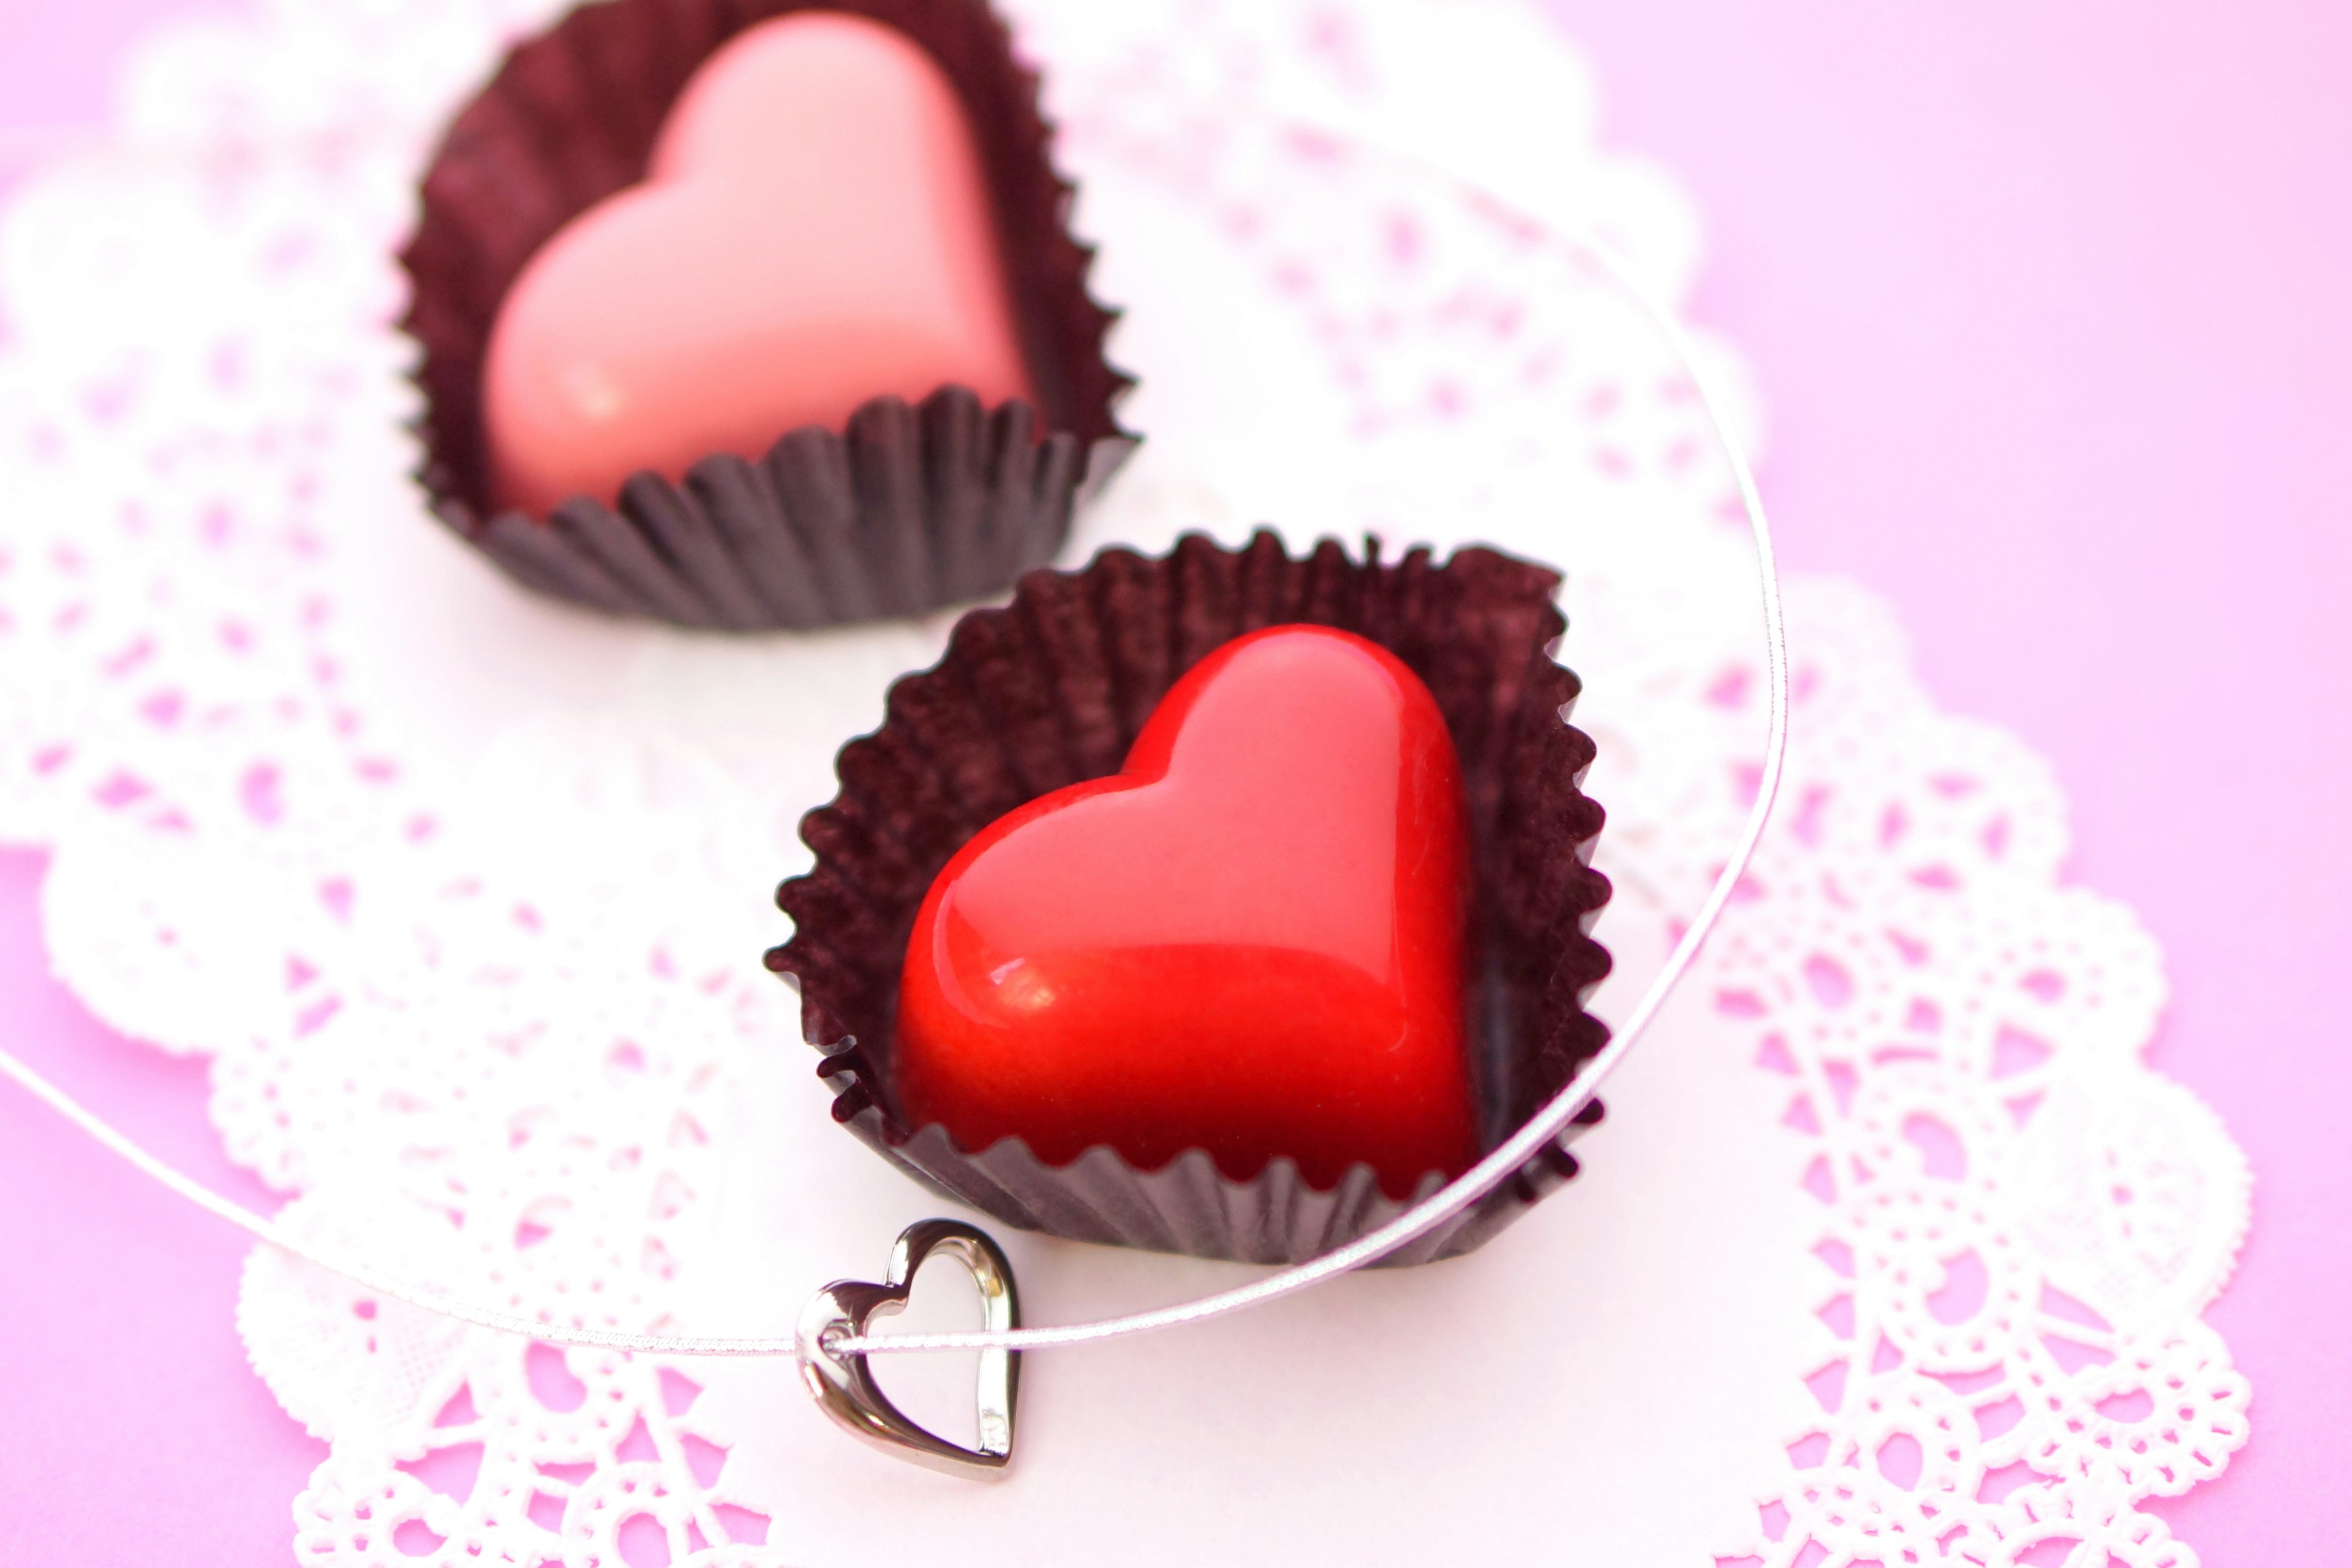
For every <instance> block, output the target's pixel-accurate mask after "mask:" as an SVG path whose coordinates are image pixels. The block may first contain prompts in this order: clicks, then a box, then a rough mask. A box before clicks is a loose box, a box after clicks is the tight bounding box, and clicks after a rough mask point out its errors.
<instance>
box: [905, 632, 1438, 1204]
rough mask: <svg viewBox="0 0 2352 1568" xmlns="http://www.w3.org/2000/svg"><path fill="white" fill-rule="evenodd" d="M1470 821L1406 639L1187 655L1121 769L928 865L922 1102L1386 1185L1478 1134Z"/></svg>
mask: <svg viewBox="0 0 2352 1568" xmlns="http://www.w3.org/2000/svg"><path fill="white" fill-rule="evenodd" d="M1468 879H1469V851H1468V844H1467V833H1466V826H1465V805H1464V800H1463V792H1462V777H1461V770H1460V765H1459V763H1458V762H1457V761H1456V758H1455V756H1454V743H1453V740H1452V738H1451V737H1450V735H1449V734H1448V733H1447V731H1446V727H1445V721H1444V717H1443V715H1442V714H1441V713H1440V712H1439V710H1438V708H1437V705H1436V703H1435V701H1434V700H1433V699H1432V698H1431V696H1430V694H1429V691H1428V689H1426V688H1425V687H1424V686H1423V684H1422V682H1421V680H1420V679H1419V678H1417V677H1416V676H1414V675H1413V673H1412V671H1411V670H1410V669H1408V668H1406V667H1405V666H1404V665H1403V664H1402V662H1400V661H1399V660H1398V659H1397V658H1395V657H1394V656H1393V655H1392V654H1390V653H1389V652H1387V651H1386V650H1384V649H1382V648H1381V647H1377V646H1375V645H1373V644H1371V643H1370V642H1367V641H1365V640H1364V639H1362V638H1360V637H1355V636H1352V635H1350V634H1349V633H1346V632H1341V631H1336V630H1333V629H1330V628H1328V627H1322V626H1275V627H1270V628H1268V629H1266V630H1264V631H1260V632H1256V633H1254V634H1252V635H1250V636H1247V637H1241V638H1238V639H1236V640H1235V641H1234V642H1231V643H1228V644H1227V645H1225V646H1224V647H1222V648H1220V649H1218V650H1217V651H1216V652H1215V653H1213V654H1212V655H1211V656H1210V657H1209V658H1206V659H1204V660H1202V662H1201V663H1200V664H1199V665H1197V666H1196V667H1194V668H1193V669H1192V671H1191V672H1189V673H1188V674H1187V675H1186V676H1185V677H1184V678H1183V679H1181V681H1179V682H1178V683H1177V684H1176V686H1175V687H1174V688H1173V689H1171V691H1170V692H1169V693H1168V695H1167V697H1166V698H1165V699H1164V700H1162V701H1161V702H1160V706H1159V708H1158V710H1156V711H1155V712H1154V713H1153V715H1152V717H1151V720H1150V723H1148V724H1147V725H1146V726H1145V727H1144V729H1143V731H1142V732H1141V733H1140V734H1139V736H1138V737H1137V740H1136V742H1135V745H1134V748H1133V749H1132V750H1131V751H1130V752H1129V755H1128V758H1127V763H1126V767H1125V769H1124V770H1123V771H1122V772H1120V773H1117V774H1115V775H1113V776H1111V777H1109V778H1103V779H1095V780H1090V781H1088V782H1087V783H1084V784H1075V785H1072V786H1070V787H1069V788H1067V789H1063V790H1059V791H1056V792H1055V793H1054V794H1051V795H1045V796H1042V797H1041V798H1039V799H1037V800H1034V801H1032V802H1030V803H1029V804H1028V805H1024V806H1023V807H1021V808H1020V809H1018V810H1016V811H1013V812H1012V813H1011V814H1009V815H1008V816H1004V817H1003V818H1001V819H999V820H998V821H997V822H995V823H993V824H992V825H991V826H989V827H987V828H986V829H984V830H983V831H982V833H981V834H980V835H979V836H978V837H975V838H974V839H972V841H971V843H969V844H968V845H966V846H965V847H963V849H962V850H961V852H959V853H958V854H957V855H956V857H955V858H953V859H952V860H951V861H950V862H949V864H948V866H947V867H946V868H945V869H944V870H943V871H941V872H940V876H939V878H938V879H937V880H936V881H935V882H934V883H933V885H932V887H931V889H930V892H929V896H928V897H927V898H926V899H925V900H924V902H923V905H922V909H921V910H920V912H919V915H918V917H917V920H916V923H915V928H914V933H913V936H912V938H911V940H910V941H909V942H908V951H907V959H906V967H905V973H904V977H903V984H902V986H901V990H900V995H899V1019H898V1045H897V1050H896V1056H895V1059H896V1064H897V1065H896V1068H895V1073H896V1078H897V1082H898V1092H899V1096H900V1099H901V1103H902V1107H903V1110H904V1112H905V1114H906V1116H907V1118H908V1121H909V1122H910V1123H912V1124H913V1125H917V1126H920V1125H924V1124H927V1123H929V1122H933V1121H937V1122H940V1123H943V1124H944V1125H945V1126H946V1127H947V1129H948V1131H950V1133H952V1134H953V1135H954V1136H955V1138H956V1140H957V1142H960V1143H961V1144H962V1145H963V1146H964V1147H966V1148H968V1149H980V1148H983V1147H985V1146H987V1145H988V1144H990V1143H992V1142H996V1141H997V1140H998V1139H1001V1138H1004V1137H1007V1136H1019V1137H1021V1138H1023V1139H1024V1140H1025V1141H1026V1142H1028V1144H1029V1145H1030V1147H1031V1149H1032V1150H1034V1152H1036V1153H1037V1154H1038V1155H1039V1156H1040V1157H1041V1158H1043V1159H1045V1160H1046V1161H1048V1162H1049V1163H1063V1162H1066V1161H1067V1160H1070V1159H1073V1158H1075V1157H1076V1155H1078V1154H1079V1153H1080V1152H1083V1151H1084V1150H1085V1149H1087V1148H1088V1147H1090V1146H1092V1145H1094V1144H1097V1143H1108V1144H1109V1145H1110V1146H1111V1147H1112V1148H1114V1149H1116V1150H1117V1151H1118V1152H1119V1153H1120V1154H1121V1155H1122V1156H1123V1157H1124V1158H1126V1159H1127V1160H1128V1161H1129V1163H1133V1164H1137V1165H1139V1166H1144V1167H1153V1166H1158V1165H1160V1164H1162V1163H1166V1162H1167V1161H1168V1160H1170V1159H1172V1158H1173V1157H1175V1156H1176V1155H1177V1154H1179V1153H1181V1152H1183V1151H1184V1150H1186V1149H1189V1148H1195V1147H1198V1148H1202V1149H1206V1150H1207V1151H1208V1152H1210V1153H1211V1154H1212V1156H1213V1157H1214V1159H1215V1160H1216V1163H1217V1164H1218V1167H1219V1168H1220V1169H1221V1170H1223V1172H1224V1173H1226V1174H1227V1175H1229V1176H1232V1177H1234V1178H1235V1179H1237V1180H1248V1179H1250V1178H1252V1177H1254V1176H1255V1175H1256V1174H1257V1173H1258V1172H1259V1171H1260V1170H1262V1169H1263V1168H1264V1167H1265V1163H1266V1162H1267V1161H1269V1160H1270V1159H1273V1158H1275V1157H1276V1156H1278V1155H1288V1156H1289V1157H1291V1158H1292V1159H1294V1160H1296V1161H1297V1163H1298V1165H1299V1168H1300V1171H1301V1173H1302V1174H1303V1175H1305V1176H1306V1177H1307V1180H1308V1181H1310V1182H1311V1183H1313V1184H1316V1185H1318V1186H1328V1185H1329V1184H1332V1183H1334V1182H1336V1181H1337V1180H1338V1179H1339V1175H1340V1174H1341V1173H1343V1172H1344V1171H1345V1170H1346V1169H1347V1167H1348V1166H1349V1165H1351V1164H1354V1163H1359V1162H1365V1163H1370V1164H1371V1165H1372V1167H1373V1168H1374V1170H1375V1171H1376V1172H1377V1173H1379V1175H1380V1178H1381V1186H1382V1187H1383V1189H1385V1190H1386V1191H1387V1192H1389V1193H1390V1194H1391V1195H1392V1196H1401V1195H1403V1194H1406V1193H1408V1192H1410V1190H1411V1189H1412V1186H1413V1184H1415V1183H1416V1182H1417V1181H1418V1180H1419V1179H1420V1178H1421V1177H1422V1176H1423V1175H1424V1174H1426V1173H1428V1172H1430V1171H1433V1170H1443V1171H1445V1172H1447V1173H1456V1172H1458V1171H1460V1170H1462V1169H1463V1168H1465V1166H1467V1165H1468V1163H1470V1162H1471V1160H1472V1159H1473V1158H1474V1157H1475V1152H1476V1147H1475V1111H1474V1108H1473V1103H1472V1094H1471V1089H1470V1075H1469V1071H1468V1068H1467V1065H1466V1063H1465V1054H1464V1053H1465V1043H1464V1026H1463V994H1464V977H1463V949H1464V941H1465V918H1466V910H1467V903H1468V897H1469V882H1468Z"/></svg>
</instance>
